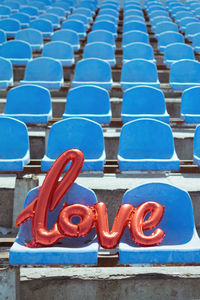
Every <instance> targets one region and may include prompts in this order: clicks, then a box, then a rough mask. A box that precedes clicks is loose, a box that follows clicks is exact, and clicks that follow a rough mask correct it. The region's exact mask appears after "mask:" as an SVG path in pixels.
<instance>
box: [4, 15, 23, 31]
mask: <svg viewBox="0 0 200 300" xmlns="http://www.w3.org/2000/svg"><path fill="white" fill-rule="evenodd" d="M0 29H2V30H4V31H5V32H7V31H18V30H20V29H21V26H20V22H19V21H18V20H15V19H12V18H9V19H3V20H0Z"/></svg>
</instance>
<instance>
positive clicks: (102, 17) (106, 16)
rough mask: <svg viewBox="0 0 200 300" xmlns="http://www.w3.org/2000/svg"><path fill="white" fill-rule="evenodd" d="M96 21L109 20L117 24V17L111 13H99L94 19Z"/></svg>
mask: <svg viewBox="0 0 200 300" xmlns="http://www.w3.org/2000/svg"><path fill="white" fill-rule="evenodd" d="M95 21H96V22H100V21H109V22H112V23H114V24H115V25H117V19H116V18H115V17H113V16H111V15H100V16H98V17H97V18H96V19H95Z"/></svg>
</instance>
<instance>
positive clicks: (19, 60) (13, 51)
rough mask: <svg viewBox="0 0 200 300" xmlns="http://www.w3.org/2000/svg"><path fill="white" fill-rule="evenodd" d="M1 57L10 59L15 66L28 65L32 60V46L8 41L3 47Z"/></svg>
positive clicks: (0, 52) (0, 49)
mask: <svg viewBox="0 0 200 300" xmlns="http://www.w3.org/2000/svg"><path fill="white" fill-rule="evenodd" d="M0 56H1V57H4V58H7V59H9V60H10V61H11V63H12V64H13V65H14V66H16V65H27V63H28V62H29V61H30V60H31V59H32V50H31V46H30V45H29V44H28V43H27V42H23V41H17V40H13V41H8V42H5V43H3V44H2V45H1V47H0Z"/></svg>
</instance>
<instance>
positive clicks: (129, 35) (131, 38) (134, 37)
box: [122, 30, 149, 48]
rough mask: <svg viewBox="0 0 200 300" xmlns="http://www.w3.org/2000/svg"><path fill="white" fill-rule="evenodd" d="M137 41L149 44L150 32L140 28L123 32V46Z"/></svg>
mask: <svg viewBox="0 0 200 300" xmlns="http://www.w3.org/2000/svg"><path fill="white" fill-rule="evenodd" d="M137 42H141V43H146V44H148V43H149V36H148V34H147V33H145V32H142V31H139V30H132V31H128V32H126V33H124V34H123V39H122V47H123V48H124V47H125V46H127V45H128V44H132V43H137Z"/></svg>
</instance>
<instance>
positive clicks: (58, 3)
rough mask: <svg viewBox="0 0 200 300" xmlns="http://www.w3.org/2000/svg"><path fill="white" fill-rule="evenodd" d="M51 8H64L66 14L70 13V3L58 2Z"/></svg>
mask: <svg viewBox="0 0 200 300" xmlns="http://www.w3.org/2000/svg"><path fill="white" fill-rule="evenodd" d="M51 6H52V7H59V8H63V9H64V10H65V13H68V12H69V11H70V3H67V2H64V1H56V2H55V3H53V4H52V5H51Z"/></svg>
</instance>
